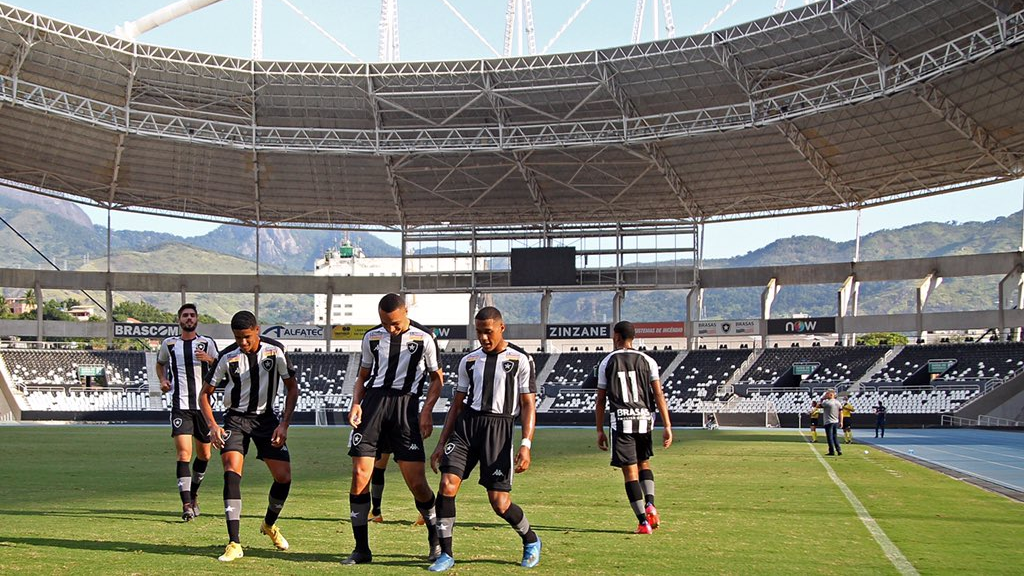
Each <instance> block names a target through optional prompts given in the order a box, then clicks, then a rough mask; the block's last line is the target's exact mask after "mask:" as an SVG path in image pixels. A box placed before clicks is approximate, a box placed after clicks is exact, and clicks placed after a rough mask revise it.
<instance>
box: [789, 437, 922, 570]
mask: <svg viewBox="0 0 1024 576" xmlns="http://www.w3.org/2000/svg"><path fill="white" fill-rule="evenodd" d="M800 436H801V437H802V438H804V439H805V440H806V439H807V437H806V435H804V433H803V431H802V430H801V431H800ZM807 447H808V448H810V449H811V452H813V453H814V456H815V457H816V458H817V459H818V462H821V465H822V466H824V467H825V471H826V472H828V477H829V478H831V479H832V482H834V483H835V485H836V486H838V487H839V490H840V491H841V492H842V493H843V496H846V499H847V500H848V501H849V502H850V505H851V506H853V510H854V511H855V512H857V518H860V521H861V522H863V523H864V527H865V528H867V529H868V532H870V533H871V536H872V537H873V538H874V539H875V542H878V545H879V546H881V547H882V552H885V557H886V558H888V559H889V562H892V565H893V566H895V567H896V570H898V571H899V573H900V574H904V575H907V576H909V575H917V574H918V572H917V568H914V565H913V564H911V563H910V560H907V557H906V556H904V555H903V553H902V552H900V549H899V548H897V547H896V545H895V544H893V543H892V540H889V537H888V536H886V534H885V532H884V531H883V530H882V527H881V526H879V525H878V522H876V521H875V519H874V518H873V517H872V516H871V514H870V513H869V512H868V510H867V508H865V507H864V505H863V504H861V503H860V500H859V499H858V498H857V496H856V495H855V494H854V493H853V492H852V491H851V490H850V488H849V487H848V486H847V485H846V483H845V482H843V481H842V479H840V478H839V476H838V475H836V472H835V470H833V469H832V466H830V465H829V463H828V461H827V460H825V457H824V456H822V455H821V453H820V452H818V451H817V450H815V449H814V444H812V443H810V442H808V443H807Z"/></svg>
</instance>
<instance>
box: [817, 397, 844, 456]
mask: <svg viewBox="0 0 1024 576" xmlns="http://www.w3.org/2000/svg"><path fill="white" fill-rule="evenodd" d="M821 411H822V416H824V418H825V439H826V440H828V456H836V455H839V456H842V455H843V449H842V448H840V447H839V438H838V437H837V429H838V428H839V426H840V425H841V424H842V423H843V415H842V414H843V405H842V403H841V402H839V400H836V391H835V390H829V391H828V392H825V399H824V400H822V401H821Z"/></svg>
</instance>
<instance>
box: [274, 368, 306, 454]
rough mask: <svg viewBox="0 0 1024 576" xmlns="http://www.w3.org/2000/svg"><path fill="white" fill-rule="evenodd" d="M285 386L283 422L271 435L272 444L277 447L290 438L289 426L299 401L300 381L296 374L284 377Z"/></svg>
mask: <svg viewBox="0 0 1024 576" xmlns="http://www.w3.org/2000/svg"><path fill="white" fill-rule="evenodd" d="M284 387H285V395H284V413H283V414H281V423H280V424H278V425H277V428H275V429H274V434H273V436H271V437H270V445H271V446H273V447H275V448H280V447H281V446H284V443H285V442H286V441H287V440H288V427H289V426H291V423H292V413H294V412H295V405H296V404H297V403H298V401H299V383H298V382H296V381H295V377H294V376H289V377H287V378H285V379H284Z"/></svg>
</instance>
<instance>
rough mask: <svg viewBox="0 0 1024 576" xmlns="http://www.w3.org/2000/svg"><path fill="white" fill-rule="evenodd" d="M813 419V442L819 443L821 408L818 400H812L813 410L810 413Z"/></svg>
mask: <svg viewBox="0 0 1024 576" xmlns="http://www.w3.org/2000/svg"><path fill="white" fill-rule="evenodd" d="M808 414H809V415H810V417H811V442H817V441H818V420H820V419H821V406H818V401H817V400H811V410H810V411H809V412H808Z"/></svg>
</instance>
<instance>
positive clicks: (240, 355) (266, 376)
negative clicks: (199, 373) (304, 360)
mask: <svg viewBox="0 0 1024 576" xmlns="http://www.w3.org/2000/svg"><path fill="white" fill-rule="evenodd" d="M289 376H292V377H294V376H295V369H294V368H293V367H291V366H289V365H288V359H287V358H286V357H285V354H284V346H282V345H281V343H280V342H278V341H276V340H272V339H270V338H267V337H261V338H260V347H259V349H257V350H256V352H254V353H252V354H246V353H245V352H242V350H241V349H240V348H239V347H238V344H232V345H230V346H228V347H227V348H225V349H224V351H223V352H221V355H220V359H218V360H217V366H216V368H214V370H213V373H212V375H211V377H210V378H209V379H208V380H207V384H211V383H212V384H213V385H215V386H219V385H220V383H221V382H223V381H225V380H226V384H225V385H224V408H225V409H227V410H230V411H232V412H240V413H243V414H252V415H256V414H269V413H272V412H273V411H274V398H275V397H276V396H277V391H278V389H279V387H280V385H281V383H282V379H284V378H288V377H289Z"/></svg>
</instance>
